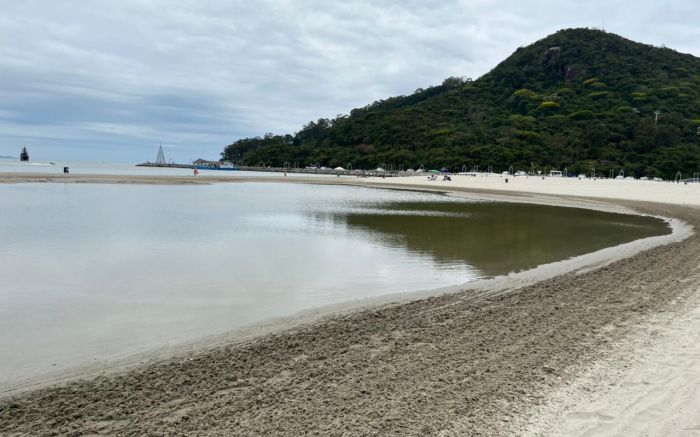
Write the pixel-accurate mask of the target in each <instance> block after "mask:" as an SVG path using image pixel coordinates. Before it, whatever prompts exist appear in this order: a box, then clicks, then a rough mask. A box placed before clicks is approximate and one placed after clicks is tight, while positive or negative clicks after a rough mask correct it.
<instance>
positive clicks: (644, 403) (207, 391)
mask: <svg viewBox="0 0 700 437" xmlns="http://www.w3.org/2000/svg"><path fill="white" fill-rule="evenodd" d="M232 179H233V178H230V177H226V178H217V177H198V178H194V177H189V178H188V177H173V178H171V177H165V176H152V177H151V176H148V177H146V176H93V175H69V176H63V175H59V176H47V175H37V174H0V183H3V182H4V183H31V182H42V183H45V182H65V183H154V184H189V183H219V182H246V181H251V180H254V181H256V182H262V181H277V182H279V181H287V182H303V183H341V184H352V185H365V186H375V187H386V188H401V189H420V190H431V191H441V192H449V193H450V194H451V195H456V196H460V195H473V196H477V197H481V198H487V199H493V200H501V201H518V202H535V203H545V204H555V205H562V206H578V207H587V208H594V209H604V210H614V211H627V212H630V211H636V212H638V213H642V214H651V215H656V216H663V217H667V218H669V219H672V223H673V224H674V234H672V235H671V236H670V237H668V238H661V237H654V238H655V239H648V240H650V241H641V242H633V243H629V244H628V245H623V246H624V247H623V246H620V247H616V248H609V249H605V250H603V251H600V253H596V254H589V255H585V256H582V257H578V258H576V259H572V260H566V261H562V262H560V263H555V265H546V266H541V267H539V268H537V269H534V270H532V271H527V272H522V273H519V274H511V275H508V276H504V277H498V278H494V279H491V280H488V281H482V282H479V283H476V284H471V285H469V286H468V287H467V286H465V287H452V288H449V289H443V290H433V291H431V292H427V293H419V294H413V295H397V296H389V297H385V298H383V299H378V300H375V301H372V302H360V303H356V304H350V305H347V306H344V307H343V308H334V309H327V310H324V311H318V312H316V313H312V315H309V314H306V315H305V316H304V317H298V318H296V319H292V320H287V321H285V322H284V323H279V324H278V325H275V324H272V325H271V327H268V328H267V329H264V330H259V331H258V332H253V333H252V334H250V333H249V334H250V335H247V336H241V337H239V338H233V337H232V338H227V339H222V340H221V341H219V342H216V343H215V344H214V345H212V344H209V345H208V346H207V347H204V346H202V347H188V348H183V349H182V350H179V351H176V353H172V354H171V356H169V357H165V356H164V357H159V358H158V359H152V360H149V362H147V363H144V364H141V365H135V364H134V363H133V362H132V363H130V364H129V365H127V366H124V367H121V368H119V367H114V368H109V369H108V368H104V369H89V370H85V372H83V373H78V374H74V375H72V376H71V377H70V378H69V379H67V380H66V381H63V382H59V383H55V384H51V385H46V386H41V388H36V389H33V390H30V391H24V390H21V389H20V388H17V387H15V388H14V389H13V390H6V391H5V392H4V393H0V399H1V400H0V435H6V436H15V435H142V434H148V435H308V434H311V435H631V436H635V435H639V436H641V435H661V434H666V435H696V434H697V432H698V430H700V408H699V407H698V405H700V366H699V365H698V363H699V362H700V341H698V340H700V339H699V338H698V332H700V312H699V308H700V263H699V261H698V258H697V254H698V253H700V236H698V235H697V234H695V233H693V232H692V229H693V228H694V229H697V228H698V226H700V184H687V185H685V184H673V183H666V182H646V181H614V180H576V179H563V178H547V179H545V180H543V179H541V178H535V177H531V178H509V181H508V183H506V182H505V179H504V178H500V177H483V178H481V177H476V178H473V177H468V176H454V177H453V178H452V181H442V180H436V181H429V180H427V179H426V178H425V177H423V176H417V177H406V178H387V179H359V178H350V177H342V178H337V179H336V178H327V179H326V178H316V179H311V178H303V177H297V176H288V177H283V176H276V177H269V178H259V177H258V178H254V179H252V178H245V177H240V178H235V180H232Z"/></svg>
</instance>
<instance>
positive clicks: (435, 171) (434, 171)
mask: <svg viewBox="0 0 700 437" xmlns="http://www.w3.org/2000/svg"><path fill="white" fill-rule="evenodd" d="M430 173H440V170H435V169H432V170H430Z"/></svg>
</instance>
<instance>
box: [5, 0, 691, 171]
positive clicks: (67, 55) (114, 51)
mask: <svg viewBox="0 0 700 437" xmlns="http://www.w3.org/2000/svg"><path fill="white" fill-rule="evenodd" d="M0 11H1V12H0V155H13V156H14V155H17V153H18V151H19V149H20V148H21V146H23V145H26V146H27V147H28V149H29V150H30V152H31V153H32V157H33V158H35V159H39V160H41V159H44V160H76V159H80V160H90V161H119V162H141V161H145V160H148V159H150V160H154V159H155V155H156V152H157V148H158V144H159V143H161V142H162V143H163V145H164V148H165V150H166V157H167V158H168V159H171V158H172V159H174V160H176V161H187V160H192V159H195V158H198V157H203V158H211V159H214V158H218V156H219V153H220V152H221V150H222V148H223V147H224V146H225V145H226V144H228V143H230V142H232V141H233V140H235V139H238V138H241V137H246V136H255V135H262V134H264V133H266V132H275V133H293V132H295V131H296V130H298V129H299V127H300V126H301V125H302V124H304V123H306V122H308V121H309V120H312V119H318V118H320V117H329V118H331V117H334V116H335V115H337V114H341V113H348V112H349V111H350V109H352V108H354V107H358V106H364V105H366V104H367V103H370V102H372V101H374V100H378V99H382V98H386V97H389V96H393V95H399V94H409V93H411V92H413V90H415V89H416V88H419V87H427V86H429V85H435V84H439V83H440V82H442V80H443V79H444V78H446V77H448V76H466V77H472V78H475V79H476V78H477V77H479V76H480V75H482V74H484V73H486V72H487V71H488V70H489V69H491V68H492V67H494V66H495V65H496V64H497V63H498V62H500V61H501V60H503V59H504V58H505V57H507V56H508V55H509V54H510V53H512V52H513V51H514V50H515V49H516V48H517V47H518V46H521V45H527V44H529V43H531V42H534V41H535V40H537V39H540V38H543V37H544V36H546V35H548V34H550V33H553V32H555V31H557V30H558V29H562V28H568V27H601V26H602V25H603V23H604V25H605V28H606V30H608V31H610V32H614V33H617V34H620V35H622V36H624V37H627V38H630V39H634V40H637V41H641V42H645V43H648V44H654V45H666V46H668V47H671V48H674V49H676V50H678V51H681V52H685V53H692V54H694V55H696V56H700V26H698V25H697V20H698V17H700V2H698V1H697V0H675V1H674V0H667V1H647V0H637V1H635V2H629V1H624V2H623V1H619V2H616V1H614V0H608V1H584V0H551V1H544V0H541V1H526V0H438V1H427V0H426V1H418V0H402V1H399V0H396V1H395V0H386V1H380V0H376V1H352V0H345V1H333V0H319V1H316V0H308V1H302V0H297V1H293V0H258V1H236V0H231V1H225V0H217V1H213V0H178V1H175V0H168V1H166V0H22V1H17V0H0Z"/></svg>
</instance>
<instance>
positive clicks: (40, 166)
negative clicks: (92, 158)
mask: <svg viewBox="0 0 700 437" xmlns="http://www.w3.org/2000/svg"><path fill="white" fill-rule="evenodd" d="M63 167H68V168H69V169H70V172H71V174H99V175H129V176H149V175H150V176H163V175H164V176H192V169H189V168H162V167H137V166H136V165H135V164H125V163H114V162H80V161H55V162H54V163H53V164H51V163H49V162H41V161H31V162H20V161H19V160H17V159H0V173H43V174H58V175H60V174H63ZM199 173H200V174H201V175H212V176H218V177H231V178H236V177H240V176H245V177H256V176H257V177H271V176H274V177H277V176H279V173H270V172H255V171H245V172H243V171H225V170H224V171H222V170H205V169H200V170H199ZM295 176H297V177H298V176H302V177H312V178H319V177H320V178H330V177H336V178H337V176H336V175H333V174H330V175H329V174H305V173H298V174H295Z"/></svg>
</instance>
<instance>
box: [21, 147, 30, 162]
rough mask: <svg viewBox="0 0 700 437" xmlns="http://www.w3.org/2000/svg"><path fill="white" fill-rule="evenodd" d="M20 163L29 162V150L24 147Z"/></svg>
mask: <svg viewBox="0 0 700 437" xmlns="http://www.w3.org/2000/svg"><path fill="white" fill-rule="evenodd" d="M19 160H20V161H29V153H27V148H26V147H22V153H20V154H19Z"/></svg>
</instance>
